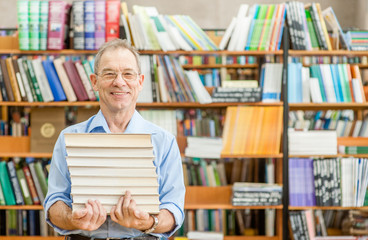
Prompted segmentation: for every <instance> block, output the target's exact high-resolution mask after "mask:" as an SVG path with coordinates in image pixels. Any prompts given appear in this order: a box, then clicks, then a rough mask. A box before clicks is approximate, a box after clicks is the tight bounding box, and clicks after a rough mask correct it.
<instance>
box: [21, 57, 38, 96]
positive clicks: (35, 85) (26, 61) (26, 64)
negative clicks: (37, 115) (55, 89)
mask: <svg viewBox="0 0 368 240" xmlns="http://www.w3.org/2000/svg"><path fill="white" fill-rule="evenodd" d="M23 67H24V70H25V71H26V73H28V74H29V77H30V79H31V82H30V84H31V85H32V89H33V90H34V93H35V94H36V99H37V102H43V97H42V94H41V90H40V86H39V84H38V82H37V78H36V74H35V72H34V70H33V66H32V60H30V59H24V60H23Z"/></svg>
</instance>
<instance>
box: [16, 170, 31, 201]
mask: <svg viewBox="0 0 368 240" xmlns="http://www.w3.org/2000/svg"><path fill="white" fill-rule="evenodd" d="M17 178H18V181H19V185H20V189H21V190H22V195H23V198H24V202H25V203H26V205H33V201H32V198H31V194H30V192H29V189H28V185H27V181H26V177H25V176H24V172H23V170H22V169H17Z"/></svg>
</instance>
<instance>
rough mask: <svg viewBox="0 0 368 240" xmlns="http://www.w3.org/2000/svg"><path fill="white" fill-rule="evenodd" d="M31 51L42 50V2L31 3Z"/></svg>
mask: <svg viewBox="0 0 368 240" xmlns="http://www.w3.org/2000/svg"><path fill="white" fill-rule="evenodd" d="M29 50H40V1H30V2H29Z"/></svg>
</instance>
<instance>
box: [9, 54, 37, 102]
mask: <svg viewBox="0 0 368 240" xmlns="http://www.w3.org/2000/svg"><path fill="white" fill-rule="evenodd" d="M13 61H17V65H18V68H19V72H20V75H21V78H22V82H23V85H24V89H25V91H26V96H27V101H28V102H34V101H36V98H37V97H36V93H35V92H34V90H33V88H32V85H31V82H30V81H31V79H30V77H29V76H28V75H27V74H29V73H27V72H26V71H25V69H24V66H23V59H22V58H18V59H17V60H15V59H13Z"/></svg>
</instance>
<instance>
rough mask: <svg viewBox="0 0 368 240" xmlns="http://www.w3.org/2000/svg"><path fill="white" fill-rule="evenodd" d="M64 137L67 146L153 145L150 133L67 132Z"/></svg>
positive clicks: (146, 146) (126, 146)
mask: <svg viewBox="0 0 368 240" xmlns="http://www.w3.org/2000/svg"><path fill="white" fill-rule="evenodd" d="M64 138H65V145H66V147H71V146H74V147H109V148H114V147H125V148H128V147H141V148H150V147H152V143H151V135H150V134H118V133H112V134H105V133H65V134H64ZM88 150H89V149H88Z"/></svg>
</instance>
